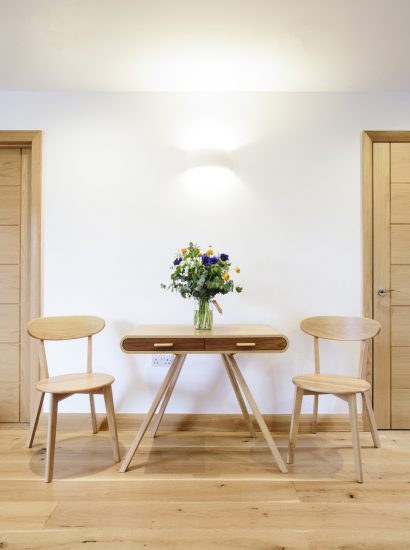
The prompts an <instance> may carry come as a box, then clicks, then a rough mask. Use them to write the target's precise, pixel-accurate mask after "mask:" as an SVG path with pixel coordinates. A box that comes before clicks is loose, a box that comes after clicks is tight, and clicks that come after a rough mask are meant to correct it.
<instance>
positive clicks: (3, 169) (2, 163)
mask: <svg viewBox="0 0 410 550" xmlns="http://www.w3.org/2000/svg"><path fill="white" fill-rule="evenodd" d="M20 177H21V150H20V149H0V185H15V186H17V187H20V182H21V179H20Z"/></svg>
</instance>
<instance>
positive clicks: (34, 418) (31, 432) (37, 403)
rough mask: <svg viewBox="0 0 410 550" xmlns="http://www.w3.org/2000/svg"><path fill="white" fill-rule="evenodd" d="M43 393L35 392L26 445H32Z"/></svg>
mask: <svg viewBox="0 0 410 550" xmlns="http://www.w3.org/2000/svg"><path fill="white" fill-rule="evenodd" d="M43 401H44V393H43V392H40V391H38V392H37V393H36V398H35V403H34V410H33V415H32V417H31V421H30V428H29V431H28V435H27V441H26V447H28V448H30V447H32V446H33V442H34V436H35V435H36V430H37V425H38V421H39V419H40V414H41V409H42V407H43Z"/></svg>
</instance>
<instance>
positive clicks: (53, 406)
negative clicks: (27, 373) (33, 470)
mask: <svg viewBox="0 0 410 550" xmlns="http://www.w3.org/2000/svg"><path fill="white" fill-rule="evenodd" d="M57 410H58V395H57V394H54V393H51V394H50V412H49V418H48V436H47V455H46V473H45V477H44V481H45V482H46V483H49V482H50V481H51V480H52V479H53V470H54V453H55V446H56V429H57Z"/></svg>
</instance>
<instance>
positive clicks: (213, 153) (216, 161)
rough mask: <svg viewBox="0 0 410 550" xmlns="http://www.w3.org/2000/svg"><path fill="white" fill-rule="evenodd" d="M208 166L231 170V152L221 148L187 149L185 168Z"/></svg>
mask: <svg viewBox="0 0 410 550" xmlns="http://www.w3.org/2000/svg"><path fill="white" fill-rule="evenodd" d="M209 166H212V167H218V168H227V169H228V170H233V163H232V153H231V152H230V151H224V150H223V149H193V150H192V151H187V155H186V169H187V170H191V169H192V168H204V167H209Z"/></svg>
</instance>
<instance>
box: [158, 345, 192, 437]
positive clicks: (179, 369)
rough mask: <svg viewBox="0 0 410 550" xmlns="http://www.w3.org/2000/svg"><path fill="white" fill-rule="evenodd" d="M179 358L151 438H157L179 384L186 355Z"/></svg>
mask: <svg viewBox="0 0 410 550" xmlns="http://www.w3.org/2000/svg"><path fill="white" fill-rule="evenodd" d="M177 357H179V362H178V367H177V369H176V371H175V375H174V377H173V378H172V380H171V382H170V383H169V385H168V388H167V391H166V393H165V395H164V399H163V400H162V403H161V407H160V409H159V412H158V414H157V416H156V417H155V419H154V424H153V426H152V428H151V433H150V435H151V437H155V435H156V433H157V431H158V428H159V425H160V424H161V421H162V418H163V416H164V413H165V410H166V408H167V406H168V403H169V400H170V399H171V395H172V392H173V391H174V388H175V384H176V383H177V380H178V377H179V374H180V372H181V370H182V367H183V365H184V363H185V359H186V355H177Z"/></svg>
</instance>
